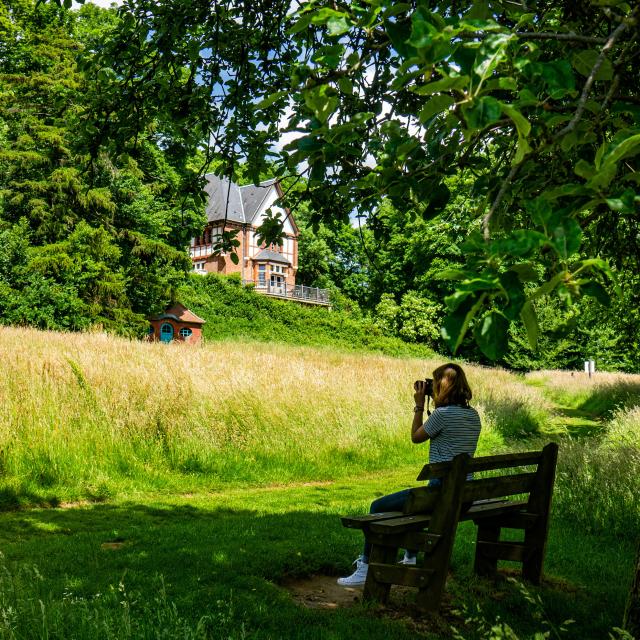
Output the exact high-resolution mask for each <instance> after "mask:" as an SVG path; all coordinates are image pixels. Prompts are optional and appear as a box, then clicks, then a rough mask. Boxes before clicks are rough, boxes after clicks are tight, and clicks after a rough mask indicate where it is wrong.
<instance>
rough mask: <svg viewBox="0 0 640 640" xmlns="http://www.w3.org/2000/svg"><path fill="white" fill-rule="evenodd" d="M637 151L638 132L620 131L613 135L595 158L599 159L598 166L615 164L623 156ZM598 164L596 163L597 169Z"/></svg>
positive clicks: (639, 144) (638, 150) (639, 150)
mask: <svg viewBox="0 0 640 640" xmlns="http://www.w3.org/2000/svg"><path fill="white" fill-rule="evenodd" d="M598 151H600V150H598ZM637 153H640V133H638V132H636V131H620V132H618V133H617V134H616V135H615V136H614V137H613V140H612V141H611V142H610V143H609V144H608V145H607V146H606V149H605V150H604V152H603V153H602V154H601V156H600V157H599V158H597V159H598V160H600V159H601V165H600V166H603V165H605V164H615V163H616V162H618V161H620V160H622V159H623V158H625V157H629V156H631V155H635V154H637ZM600 166H598V164H597V163H596V168H597V169H599V168H600Z"/></svg>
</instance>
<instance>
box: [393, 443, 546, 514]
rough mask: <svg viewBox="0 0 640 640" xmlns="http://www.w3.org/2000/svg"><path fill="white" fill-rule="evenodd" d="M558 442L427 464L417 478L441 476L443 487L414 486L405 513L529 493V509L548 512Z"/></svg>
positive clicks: (416, 512) (429, 510) (461, 456)
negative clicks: (535, 448)
mask: <svg viewBox="0 0 640 640" xmlns="http://www.w3.org/2000/svg"><path fill="white" fill-rule="evenodd" d="M557 458H558V445H557V444H554V443H551V444H548V445H547V446H545V447H544V449H542V451H530V452H526V453H508V454H505V455H498V456H486V457H482V458H471V457H470V456H469V455H468V454H460V455H458V456H456V457H455V458H454V459H453V460H452V461H451V462H438V463H435V464H428V465H425V466H424V468H423V469H422V471H421V472H420V474H419V475H418V478H417V479H418V480H430V479H432V478H440V479H441V480H442V485H441V486H435V487H434V486H428V487H419V488H416V489H412V491H411V494H410V496H409V499H408V500H407V504H406V506H405V509H404V512H405V513H406V514H409V515H413V514H419V513H425V512H432V511H434V510H436V509H438V507H439V506H440V505H442V503H448V504H447V507H450V506H451V500H452V499H453V500H455V502H457V503H459V504H460V505H462V504H464V503H469V502H473V501H476V500H489V499H493V498H506V497H508V496H514V495H522V494H527V495H528V505H527V506H528V509H527V510H528V511H533V512H537V513H541V512H542V511H545V512H548V510H549V508H550V505H551V493H552V491H553V483H554V479H555V469H556V461H557ZM520 467H530V468H532V470H531V471H527V472H518V473H509V474H505V475H500V476H495V477H489V478H480V479H473V480H468V479H467V475H468V474H469V473H474V472H481V471H494V470H501V469H504V470H514V469H519V468H520Z"/></svg>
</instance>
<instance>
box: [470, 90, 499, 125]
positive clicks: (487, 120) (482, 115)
mask: <svg viewBox="0 0 640 640" xmlns="http://www.w3.org/2000/svg"><path fill="white" fill-rule="evenodd" d="M501 114H502V105H501V104H500V102H499V101H498V100H496V99H495V98H494V97H492V96H483V97H482V98H480V99H479V100H475V101H474V102H473V105H472V106H471V107H467V108H466V109H465V110H464V117H465V119H466V121H467V126H468V127H469V129H483V128H484V127H486V126H487V125H490V124H492V123H494V122H496V121H498V120H499V119H500V115H501Z"/></svg>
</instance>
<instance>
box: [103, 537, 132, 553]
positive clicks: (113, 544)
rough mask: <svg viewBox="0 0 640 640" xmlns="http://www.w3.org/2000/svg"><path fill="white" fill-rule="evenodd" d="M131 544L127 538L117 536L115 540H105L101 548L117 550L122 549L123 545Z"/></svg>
mask: <svg viewBox="0 0 640 640" xmlns="http://www.w3.org/2000/svg"><path fill="white" fill-rule="evenodd" d="M127 544H130V543H129V542H128V541H127V540H124V539H123V538H116V539H115V540H108V541H107V542H103V543H102V544H101V545H100V548H101V549H105V550H106V551H117V550H118V549H122V547H124V546H126V545H127Z"/></svg>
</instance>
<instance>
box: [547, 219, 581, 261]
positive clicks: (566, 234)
mask: <svg viewBox="0 0 640 640" xmlns="http://www.w3.org/2000/svg"><path fill="white" fill-rule="evenodd" d="M551 234H552V237H551V245H552V246H553V247H554V248H555V250H556V251H557V252H558V255H559V256H560V257H561V258H562V259H563V260H567V259H568V258H569V257H570V256H572V255H573V254H574V253H576V251H578V249H580V245H581V243H582V229H581V228H580V225H579V224H578V222H577V221H576V220H575V219H574V218H567V219H565V220H563V221H562V222H560V223H559V224H557V225H556V226H555V227H554V228H553V229H552V230H551Z"/></svg>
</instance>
